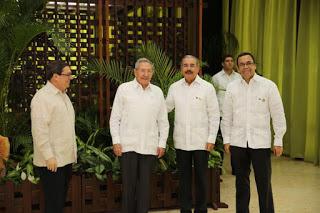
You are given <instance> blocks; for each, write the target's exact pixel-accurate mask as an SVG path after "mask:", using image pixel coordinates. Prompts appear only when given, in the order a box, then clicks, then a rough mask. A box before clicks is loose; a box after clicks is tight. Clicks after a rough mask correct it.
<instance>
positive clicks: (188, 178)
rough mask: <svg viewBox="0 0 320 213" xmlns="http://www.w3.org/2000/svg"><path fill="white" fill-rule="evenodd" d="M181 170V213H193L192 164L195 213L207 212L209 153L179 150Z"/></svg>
mask: <svg viewBox="0 0 320 213" xmlns="http://www.w3.org/2000/svg"><path fill="white" fill-rule="evenodd" d="M176 154H177V166H178V170H179V179H180V181H179V200H180V208H181V210H180V212H181V213H191V211H192V210H191V209H192V162H193V164H194V171H195V190H196V191H195V192H196V205H195V211H194V212H195V213H206V212H207V191H208V175H207V171H208V170H207V169H208V152H207V151H205V150H195V151H184V150H180V149H177V150H176Z"/></svg>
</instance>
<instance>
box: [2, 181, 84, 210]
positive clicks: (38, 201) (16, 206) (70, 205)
mask: <svg viewBox="0 0 320 213" xmlns="http://www.w3.org/2000/svg"><path fill="white" fill-rule="evenodd" d="M80 192H81V177H80V176H77V175H73V176H72V179H71V182H70V187H69V189H68V195H67V199H66V203H65V210H64V212H65V213H81V205H80V201H81V193H80ZM43 212H44V195H43V190H42V186H41V184H32V183H30V182H29V181H24V182H23V183H22V184H20V185H14V184H13V183H12V182H7V183H5V184H3V185H0V213H43Z"/></svg>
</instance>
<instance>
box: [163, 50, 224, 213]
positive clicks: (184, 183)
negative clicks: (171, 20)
mask: <svg viewBox="0 0 320 213" xmlns="http://www.w3.org/2000/svg"><path fill="white" fill-rule="evenodd" d="M199 70H200V66H199V60H198V59H197V58H196V57H194V56H192V55H186V56H184V57H183V59H182V61H181V72H182V75H183V77H184V78H182V79H181V80H179V81H177V82H175V83H174V84H172V85H171V86H170V88H169V92H168V96H167V99H166V102H167V109H168V111H169V112H170V111H172V110H173V109H175V121H174V133H173V140H174V146H175V148H176V154H177V166H178V170H179V178H180V183H179V199H180V208H181V213H191V211H192V165H194V171H195V186H196V187H195V189H196V199H195V200H196V205H195V211H194V212H195V213H205V212H207V191H208V175H207V168H208V154H209V152H210V151H211V150H212V149H213V148H214V144H215V140H216V136H217V132H218V128H219V121H220V113H219V105H218V100H217V96H216V91H215V89H214V87H213V86H212V84H210V83H209V82H206V81H204V80H203V79H201V78H200V77H199V76H198V73H199Z"/></svg>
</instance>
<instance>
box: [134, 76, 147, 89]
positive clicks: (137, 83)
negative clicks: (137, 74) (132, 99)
mask: <svg viewBox="0 0 320 213" xmlns="http://www.w3.org/2000/svg"><path fill="white" fill-rule="evenodd" d="M132 82H133V85H134V88H136V89H138V88H141V89H142V90H143V87H142V86H141V84H140V83H139V82H138V81H137V79H136V78H134V79H133V81H132ZM145 90H151V83H149V85H148V86H147V87H146V88H145Z"/></svg>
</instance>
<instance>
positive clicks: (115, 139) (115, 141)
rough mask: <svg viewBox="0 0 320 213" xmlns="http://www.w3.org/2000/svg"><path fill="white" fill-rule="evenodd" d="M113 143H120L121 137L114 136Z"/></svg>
mask: <svg viewBox="0 0 320 213" xmlns="http://www.w3.org/2000/svg"><path fill="white" fill-rule="evenodd" d="M112 144H120V137H113V138H112Z"/></svg>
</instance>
